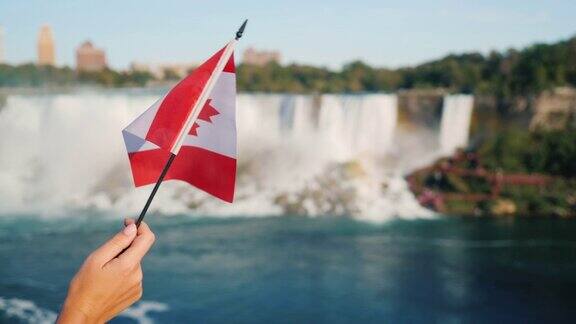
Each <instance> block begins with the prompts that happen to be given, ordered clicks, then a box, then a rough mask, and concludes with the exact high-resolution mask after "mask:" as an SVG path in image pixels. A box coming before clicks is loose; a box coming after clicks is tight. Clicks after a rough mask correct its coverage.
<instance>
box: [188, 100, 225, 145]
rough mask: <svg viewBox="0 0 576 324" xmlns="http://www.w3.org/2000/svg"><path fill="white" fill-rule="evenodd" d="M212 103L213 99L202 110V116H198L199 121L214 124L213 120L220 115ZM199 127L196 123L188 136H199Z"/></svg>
mask: <svg viewBox="0 0 576 324" xmlns="http://www.w3.org/2000/svg"><path fill="white" fill-rule="evenodd" d="M211 101H212V99H208V100H206V103H205V104H204V107H202V110H201V111H200V114H199V115H198V119H200V120H203V121H207V122H209V123H212V119H211V118H212V117H214V116H216V115H218V114H220V113H219V112H218V110H216V108H214V107H213V106H212V105H211V104H210V102H211ZM198 127H200V125H198V123H197V122H194V125H192V128H191V129H190V133H188V134H190V135H193V136H198V132H197V131H196V130H197V129H198Z"/></svg>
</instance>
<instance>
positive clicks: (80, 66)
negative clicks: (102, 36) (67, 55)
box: [76, 41, 107, 72]
mask: <svg viewBox="0 0 576 324" xmlns="http://www.w3.org/2000/svg"><path fill="white" fill-rule="evenodd" d="M106 65H107V64H106V53H105V52H104V50H103V49H100V48H96V47H94V45H93V44H92V42H90V41H85V42H84V43H82V45H80V46H79V47H78V48H77V49H76V71H79V72H98V71H102V70H103V69H105V68H106Z"/></svg>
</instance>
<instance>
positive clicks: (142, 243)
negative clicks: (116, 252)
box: [118, 222, 156, 264]
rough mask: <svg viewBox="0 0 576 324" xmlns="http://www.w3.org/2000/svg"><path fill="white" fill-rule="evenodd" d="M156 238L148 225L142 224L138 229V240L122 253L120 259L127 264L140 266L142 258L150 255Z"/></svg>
mask: <svg viewBox="0 0 576 324" xmlns="http://www.w3.org/2000/svg"><path fill="white" fill-rule="evenodd" d="M155 240H156V237H155V235H154V233H152V231H151V230H150V227H148V224H146V223H144V222H142V223H140V226H139V227H138V232H137V234H136V238H135V239H134V241H132V245H130V247H128V249H127V250H126V251H124V253H122V254H121V255H120V256H119V257H118V258H119V259H120V261H121V262H127V263H130V264H138V263H140V261H141V260H142V258H143V257H144V256H145V255H146V253H148V250H150V247H152V244H154V241H155Z"/></svg>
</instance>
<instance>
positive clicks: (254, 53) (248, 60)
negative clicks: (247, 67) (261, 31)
mask: <svg viewBox="0 0 576 324" xmlns="http://www.w3.org/2000/svg"><path fill="white" fill-rule="evenodd" d="M270 62H274V63H280V52H278V51H259V50H256V49H254V48H253V47H249V48H248V49H246V50H245V51H244V55H243V57H242V63H244V64H251V65H258V66H263V65H266V64H268V63H270Z"/></svg>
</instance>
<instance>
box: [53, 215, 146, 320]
mask: <svg viewBox="0 0 576 324" xmlns="http://www.w3.org/2000/svg"><path fill="white" fill-rule="evenodd" d="M124 225H125V227H124V229H123V230H122V231H121V232H120V233H118V234H116V235H115V236H114V237H112V238H111V239H110V240H108V241H107V242H106V243H104V244H103V245H102V246H100V247H99V248H98V249H96V250H95V251H93V252H92V253H91V254H90V255H89V256H88V257H87V258H86V260H85V261H84V264H83V265H82V267H81V268H80V270H79V271H78V272H77V273H76V275H75V276H74V278H73V279H72V281H71V282H70V287H69V289H68V295H67V297H66V301H65V302H64V307H63V308H62V312H61V313H60V316H59V318H58V323H61V324H62V323H103V322H106V321H109V320H110V319H112V318H113V317H114V316H116V315H117V314H118V313H120V312H121V311H123V310H124V309H126V308H128V307H129V306H130V305H132V304H133V303H135V302H136V301H137V300H139V299H140V297H142V276H143V275H142V268H141V266H140V262H141V260H142V258H143V257H144V255H146V253H147V252H148V250H149V249H150V247H151V246H152V244H153V243H154V240H155V237H154V233H152V231H151V230H150V228H149V227H148V225H146V223H144V222H142V223H141V224H140V227H138V228H136V225H135V224H134V221H133V220H131V219H126V220H125V221H124ZM125 249H126V250H125Z"/></svg>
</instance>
